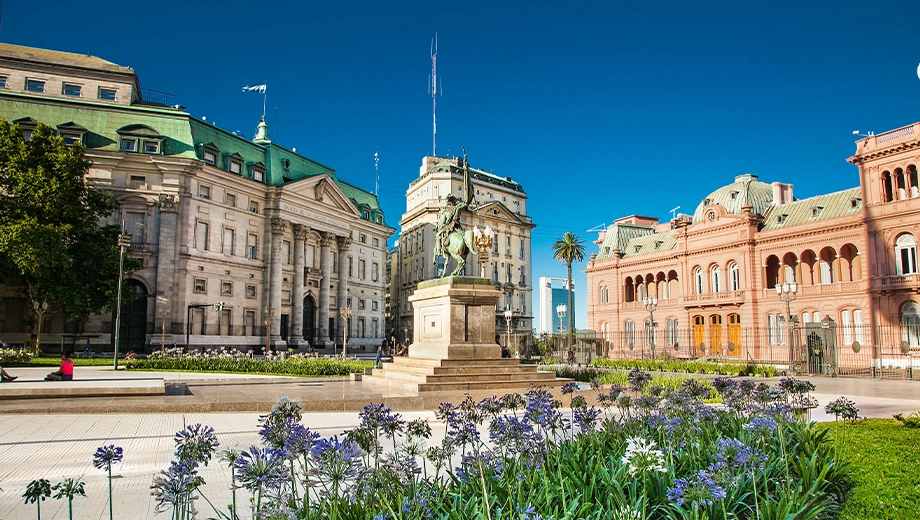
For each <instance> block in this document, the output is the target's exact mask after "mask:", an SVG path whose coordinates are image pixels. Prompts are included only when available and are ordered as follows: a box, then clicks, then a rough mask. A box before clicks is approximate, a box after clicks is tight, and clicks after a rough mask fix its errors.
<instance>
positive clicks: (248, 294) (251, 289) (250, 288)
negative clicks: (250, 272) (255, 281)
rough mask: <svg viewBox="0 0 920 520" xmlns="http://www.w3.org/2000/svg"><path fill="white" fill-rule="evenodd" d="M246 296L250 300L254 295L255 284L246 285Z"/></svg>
mask: <svg viewBox="0 0 920 520" xmlns="http://www.w3.org/2000/svg"><path fill="white" fill-rule="evenodd" d="M246 297H247V298H249V299H250V300H251V299H253V298H255V297H256V286H255V285H247V286H246Z"/></svg>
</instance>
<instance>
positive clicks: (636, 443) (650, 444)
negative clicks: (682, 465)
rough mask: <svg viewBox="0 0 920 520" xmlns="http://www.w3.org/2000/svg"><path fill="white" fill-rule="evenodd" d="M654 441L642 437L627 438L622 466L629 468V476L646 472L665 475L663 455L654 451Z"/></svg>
mask: <svg viewBox="0 0 920 520" xmlns="http://www.w3.org/2000/svg"><path fill="white" fill-rule="evenodd" d="M655 447H656V445H655V441H652V440H646V439H643V438H642V437H629V438H628V439H626V453H625V454H624V455H623V465H624V466H626V467H627V468H629V474H630V475H635V474H636V473H643V472H646V471H660V472H661V473H667V472H668V470H667V469H666V468H665V467H664V453H662V452H661V450H657V449H655Z"/></svg>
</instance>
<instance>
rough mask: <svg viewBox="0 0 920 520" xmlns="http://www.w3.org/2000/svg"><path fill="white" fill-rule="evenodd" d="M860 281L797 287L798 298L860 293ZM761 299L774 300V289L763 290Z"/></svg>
mask: <svg viewBox="0 0 920 520" xmlns="http://www.w3.org/2000/svg"><path fill="white" fill-rule="evenodd" d="M861 286H862V281H856V282H837V283H821V284H815V285H799V286H798V290H797V291H796V294H797V295H798V296H821V295H825V294H846V293H853V292H859V291H861ZM762 298H763V299H765V300H769V299H776V289H774V288H764V289H763V296H762Z"/></svg>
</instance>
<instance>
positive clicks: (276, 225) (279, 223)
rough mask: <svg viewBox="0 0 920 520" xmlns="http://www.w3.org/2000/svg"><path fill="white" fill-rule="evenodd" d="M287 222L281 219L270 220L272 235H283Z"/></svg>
mask: <svg viewBox="0 0 920 520" xmlns="http://www.w3.org/2000/svg"><path fill="white" fill-rule="evenodd" d="M287 225H288V221H287V220H284V219H283V218H277V217H276V218H273V219H272V234H275V233H284V232H285V231H287Z"/></svg>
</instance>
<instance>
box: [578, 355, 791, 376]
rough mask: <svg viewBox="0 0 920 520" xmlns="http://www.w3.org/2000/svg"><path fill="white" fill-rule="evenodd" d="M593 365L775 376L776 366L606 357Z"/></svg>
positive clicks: (698, 372) (621, 368) (629, 368)
mask: <svg viewBox="0 0 920 520" xmlns="http://www.w3.org/2000/svg"><path fill="white" fill-rule="evenodd" d="M591 366H593V367H598V368H613V369H619V370H632V369H634V368H638V369H640V370H647V371H650V372H684V373H691V374H722V375H732V376H735V375H740V376H745V375H746V376H764V377H775V376H776V375H777V372H776V367H773V366H771V365H758V364H756V363H716V362H712V361H679V360H673V359H606V358H597V359H595V360H594V361H592V362H591Z"/></svg>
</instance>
